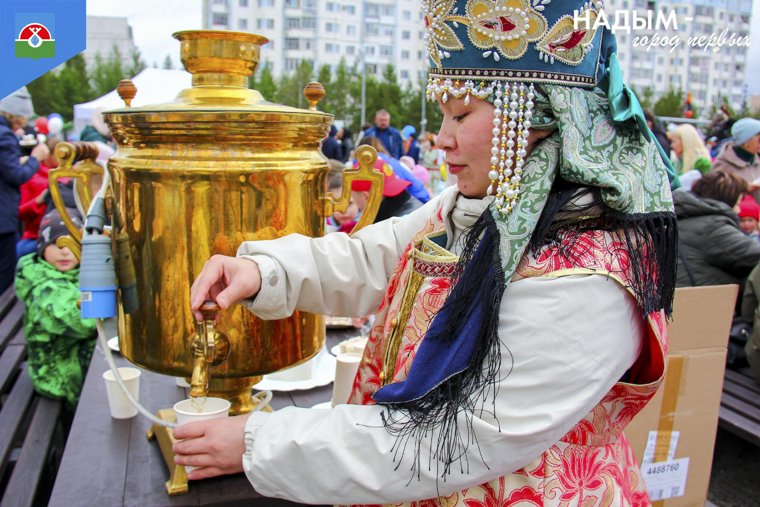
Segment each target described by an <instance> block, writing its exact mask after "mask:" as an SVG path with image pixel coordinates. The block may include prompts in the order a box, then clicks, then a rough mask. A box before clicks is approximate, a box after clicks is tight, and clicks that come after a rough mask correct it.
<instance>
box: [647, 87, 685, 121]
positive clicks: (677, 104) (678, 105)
mask: <svg viewBox="0 0 760 507" xmlns="http://www.w3.org/2000/svg"><path fill="white" fill-rule="evenodd" d="M683 99H684V94H683V91H682V90H681V89H680V88H679V89H677V90H676V89H675V88H673V87H670V88H669V89H668V91H667V92H666V93H665V94H664V95H663V96H662V97H660V98H659V99H657V102H655V103H654V114H655V115H656V116H669V117H679V116H681V113H682V112H683V104H684V101H683Z"/></svg>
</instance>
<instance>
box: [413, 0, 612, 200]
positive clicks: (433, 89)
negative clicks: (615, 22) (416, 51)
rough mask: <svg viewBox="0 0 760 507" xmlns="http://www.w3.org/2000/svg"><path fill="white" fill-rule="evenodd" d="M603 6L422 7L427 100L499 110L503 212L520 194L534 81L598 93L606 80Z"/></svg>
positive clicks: (496, 144) (447, 1)
mask: <svg viewBox="0 0 760 507" xmlns="http://www.w3.org/2000/svg"><path fill="white" fill-rule="evenodd" d="M601 8H602V5H601V2H598V1H595V0H591V1H588V0H587V1H582V0H580V1H579V0H574V1H565V0H563V1H559V0H424V1H423V2H422V12H423V16H424V21H425V36H424V38H425V47H426V49H427V52H428V56H429V57H430V67H431V68H430V75H429V79H428V84H427V97H428V99H431V100H441V101H443V102H446V101H447V100H448V99H449V97H454V98H457V99H459V98H463V99H464V103H465V104H469V102H470V98H471V97H476V98H478V99H483V100H489V101H491V102H492V103H493V104H494V106H495V109H494V120H493V139H492V147H491V170H490V172H489V177H490V179H491V186H490V187H489V189H488V193H489V194H495V196H496V207H497V209H498V210H499V211H500V212H502V213H509V212H511V211H512V207H513V205H514V203H515V201H516V200H517V198H518V196H519V194H520V181H521V179H522V174H523V165H524V163H525V151H526V150H525V147H526V146H527V140H528V129H529V128H530V127H531V125H532V116H533V107H534V102H533V99H534V98H535V90H534V86H533V83H553V84H560V85H570V86H580V87H587V88H591V87H594V86H595V85H596V84H597V83H598V81H599V80H600V79H601V78H602V77H603V76H604V70H605V66H604V61H602V60H603V56H602V55H604V54H605V53H604V52H603V51H602V42H603V37H604V34H603V31H604V30H603V28H599V29H597V28H596V26H595V25H596V20H597V15H598V13H599V10H600V9H601ZM602 26H603V25H602ZM463 41H465V42H464V43H463ZM600 63H601V65H600Z"/></svg>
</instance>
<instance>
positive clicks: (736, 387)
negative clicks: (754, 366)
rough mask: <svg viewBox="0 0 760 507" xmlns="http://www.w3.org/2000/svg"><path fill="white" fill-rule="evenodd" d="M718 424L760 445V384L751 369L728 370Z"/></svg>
mask: <svg viewBox="0 0 760 507" xmlns="http://www.w3.org/2000/svg"><path fill="white" fill-rule="evenodd" d="M718 425H719V426H720V427H721V428H723V429H724V430H726V431H730V432H731V433H734V434H735V435H737V436H739V437H741V438H743V439H744V440H746V441H747V442H750V443H752V444H754V445H757V446H760V384H758V383H757V382H756V381H755V379H754V377H753V376H752V374H751V373H750V370H749V368H741V369H739V370H729V369H727V370H726V374H725V377H724V379H723V394H722V396H721V399H720V415H719V418H718Z"/></svg>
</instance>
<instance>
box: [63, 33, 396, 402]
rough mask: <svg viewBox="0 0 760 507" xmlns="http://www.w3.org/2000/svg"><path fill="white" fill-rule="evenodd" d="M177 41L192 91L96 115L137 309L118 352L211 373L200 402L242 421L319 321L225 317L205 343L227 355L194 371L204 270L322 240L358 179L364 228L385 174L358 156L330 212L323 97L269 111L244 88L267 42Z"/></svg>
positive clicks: (243, 313) (167, 369) (225, 37)
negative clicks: (261, 250) (365, 202)
mask: <svg viewBox="0 0 760 507" xmlns="http://www.w3.org/2000/svg"><path fill="white" fill-rule="evenodd" d="M174 37H175V38H176V39H178V40H179V41H180V48H181V60H182V63H183V64H184V66H185V68H186V69H187V70H188V71H189V72H190V73H191V74H192V75H193V79H192V83H193V86H192V88H189V89H187V90H184V91H182V92H181V93H180V94H179V96H178V97H177V99H176V101H175V102H172V103H169V104H162V105H156V106H143V107H135V108H131V107H129V102H130V101H131V99H132V98H133V97H134V96H135V89H134V86H131V83H128V82H122V83H121V84H120V86H119V92H120V95H121V96H122V98H124V99H125V102H126V104H127V107H125V108H123V109H116V110H112V111H108V112H106V113H104V115H103V116H104V119H105V121H106V123H107V124H108V125H109V126H110V128H111V132H112V134H113V137H114V139H115V140H116V142H117V144H118V150H117V151H116V153H115V154H114V155H113V156H112V157H111V158H110V160H109V161H108V169H109V172H110V177H111V179H112V197H113V204H112V209H111V216H112V218H113V220H112V227H113V229H112V231H111V237H112V238H114V243H115V244H116V243H117V242H120V243H119V245H118V246H114V256H115V257H116V259H117V263H119V264H121V265H122V266H120V269H121V268H122V267H123V264H124V263H125V262H127V263H129V264H131V266H130V267H133V268H134V283H133V285H134V287H135V289H136V298H135V300H136V302H137V305H138V307H137V308H136V309H134V311H131V313H128V311H129V310H130V309H127V310H128V311H127V312H125V305H123V304H122V305H119V310H118V334H119V345H120V347H121V353H122V355H124V357H126V358H127V359H129V360H130V361H132V362H133V363H136V364H138V365H140V366H142V367H144V368H147V369H149V370H153V371H156V372H159V373H163V374H167V375H172V376H178V377H186V378H190V377H191V376H192V375H193V370H194V367H195V370H196V373H197V372H198V370H199V369H201V370H203V369H205V368H206V365H208V367H209V368H210V370H208V371H202V372H201V373H202V374H203V375H204V381H205V379H206V378H207V379H209V380H208V393H209V395H211V396H222V397H224V398H227V399H229V400H230V401H232V403H233V407H232V412H233V413H243V412H247V411H249V410H251V409H252V406H253V405H252V401H251V394H252V393H251V388H252V386H253V385H254V384H255V383H257V382H258V381H259V379H260V376H261V375H263V374H266V373H270V372H274V371H277V370H280V369H282V368H285V367H288V366H291V365H294V364H298V363H300V362H303V361H306V360H307V359H309V358H310V357H312V356H314V355H315V354H316V353H317V352H318V351H319V350H320V348H321V347H322V346H323V344H324V339H325V328H324V323H323V318H322V316H320V315H315V314H311V313H306V312H301V311H298V312H296V313H295V314H294V315H293V316H292V317H289V318H286V319H281V320H275V321H264V320H260V319H258V318H257V317H255V316H254V315H253V314H251V313H250V312H248V311H247V310H245V308H243V307H242V306H240V305H235V306H233V307H231V308H230V309H228V310H225V311H220V312H219V313H218V315H217V316H216V320H215V321H214V322H211V323H210V324H211V325H213V326H214V330H213V331H214V333H215V335H214V336H223V337H224V336H226V339H227V340H228V343H227V344H225V347H226V349H227V350H225V351H224V352H223V353H222V352H220V350H221V349H224V348H225V347H218V349H219V350H217V352H218V353H219V355H220V357H201V359H200V360H199V358H198V357H199V353H198V352H199V351H198V348H199V346H198V340H197V333H195V329H196V322H195V319H194V317H193V314H192V312H191V310H190V286H191V284H192V282H193V280H194V279H195V277H196V276H197V275H198V274H199V273H200V271H201V269H202V268H203V265H204V263H205V262H206V260H207V259H208V258H209V257H211V256H212V255H214V254H223V255H235V253H236V250H237V248H238V246H239V245H240V243H241V242H243V241H248V240H263V239H274V238H278V237H281V236H284V235H286V234H290V233H300V234H304V235H307V236H321V235H322V234H323V231H324V222H325V217H326V216H327V215H328V214H330V213H332V211H333V209H334V208H335V209H341V208H342V209H345V207H346V206H348V199H349V197H350V180H353V179H357V178H361V179H371V180H373V190H376V192H374V194H375V195H373V198H372V199H371V200H372V201H373V204H372V206H371V209H368V210H366V211H365V212H364V214H363V216H362V222H360V224H359V226H362V225H363V224H365V223H367V222H369V221H371V220H372V217H374V214H375V212H376V209H377V206H379V201H380V195H381V193H380V189H381V187H382V175H380V174H379V173H377V172H374V171H371V169H370V168H371V162H372V154H370V153H360V157H359V158H360V162H361V166H362V168H361V169H360V171H359V172H355V171H348V172H347V173H346V175H345V177H344V191H343V195H342V197H341V200H340V202H339V203H334V202H333V201H332V197H331V196H330V195H327V192H326V185H325V183H326V175H327V172H328V166H327V164H326V160H325V158H324V157H323V156H322V154H321V153H320V152H319V143H320V141H321V140H322V139H323V138H324V137H325V135H326V133H327V131H328V129H329V127H330V125H331V123H332V115H330V114H327V113H324V112H320V111H318V110H317V109H316V104H317V103H318V102H319V100H321V98H322V97H323V96H324V89H323V88H322V87H321V85H319V84H318V83H309V85H308V86H307V87H306V89H305V91H304V94H305V95H306V97H307V100H308V101H309V104H310V107H309V109H308V110H304V109H297V108H292V107H287V106H283V105H279V104H272V103H270V102H267V101H265V100H264V99H263V98H262V96H261V94H260V93H259V92H257V91H255V90H251V89H248V88H247V80H248V76H250V75H251V74H252V73H253V72H254V71H255V69H256V66H257V64H258V60H259V50H260V45H261V44H263V43H266V42H267V40H266V39H265V38H263V37H261V36H258V35H254V34H249V33H241V32H224V31H205V30H198V31H185V32H178V33H176V34H174ZM339 92H340V93H343V92H344V91H342V90H341V91H339ZM137 93H139V91H137ZM64 149H66V150H68V151H67V152H66V153H74V152H77V153H78V152H81V151H86V150H83V149H81V147H77V148H76V149H74V150H71V149H70V148H67V147H65V146H64ZM365 159H366V160H365ZM76 161H77V159H76V158H75V157H74V156H73V155H72V156H71V157H69V159H67V160H65V161H64V164H62V166H63V167H62V169H61V171H60V172H59V176H68V175H75V173H76V171H75V170H74V168H72V167H71V166H72V164H73V163H75V162H76ZM360 173H361V176H359V174H360ZM374 183H379V184H374ZM54 197H55V196H54ZM372 208H374V209H372ZM130 276H131V275H130ZM203 345H204V348H203V354H206V353H208V350H209V348H208V347H205V345H207V344H203ZM211 349H214V347H211ZM221 356H224V357H221ZM196 377H197V378H201V375H200V374H197V375H196ZM194 387H197V386H194Z"/></svg>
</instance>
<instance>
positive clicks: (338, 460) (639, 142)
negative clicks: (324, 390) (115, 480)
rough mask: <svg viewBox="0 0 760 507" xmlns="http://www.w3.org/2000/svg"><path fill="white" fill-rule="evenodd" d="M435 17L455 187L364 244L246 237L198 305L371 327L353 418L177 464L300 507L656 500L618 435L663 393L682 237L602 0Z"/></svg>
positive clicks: (335, 415)
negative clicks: (357, 319)
mask: <svg viewBox="0 0 760 507" xmlns="http://www.w3.org/2000/svg"><path fill="white" fill-rule="evenodd" d="M422 8H423V11H424V12H423V13H424V18H425V30H426V35H425V40H426V44H427V49H428V52H429V55H430V59H431V61H432V64H431V66H432V70H431V72H430V80H429V83H428V88H427V94H428V97H429V98H430V99H432V100H435V101H437V102H438V104H439V106H440V108H441V110H442V112H443V123H442V126H441V130H440V133H439V134H438V137H437V145H438V147H439V148H441V149H443V150H444V151H445V152H446V161H447V163H448V164H449V167H450V170H451V172H452V173H454V174H456V176H457V186H456V187H449V188H447V189H446V190H445V191H444V192H443V193H442V194H441V195H439V196H437V197H436V198H434V199H433V200H431V201H430V202H428V203H427V204H426V205H425V206H423V207H422V208H420V209H418V210H416V211H415V212H413V213H411V214H410V215H407V216H405V217H402V218H392V219H389V220H386V221H383V222H380V223H377V224H374V225H371V226H369V227H366V228H365V229H363V230H361V231H359V232H357V233H356V234H353V235H352V236H348V235H334V234H331V235H327V236H325V237H322V238H309V237H305V236H299V235H291V236H287V237H284V238H281V239H277V240H273V241H260V242H246V243H243V244H242V245H241V246H240V249H239V250H238V254H237V257H236V258H233V257H222V256H214V257H212V258H211V259H210V260H209V261H208V262H207V264H206V265H205V267H204V269H203V271H202V273H201V274H200V276H199V277H198V279H197V280H196V281H195V283H194V284H193V288H192V291H191V292H192V294H191V298H192V305H193V308H195V309H197V308H198V307H199V306H200V305H201V303H202V302H203V300H205V299H209V298H210V299H214V300H215V301H216V302H217V303H218V304H219V305H220V306H221V307H222V308H228V307H229V306H230V305H232V304H234V303H236V302H243V303H244V304H246V305H247V306H248V308H249V309H250V310H251V311H253V312H254V313H255V314H256V315H258V316H259V317H261V318H264V319H278V318H283V317H285V316H287V315H290V314H292V312H293V311H295V310H296V309H299V310H303V311H309V312H315V313H324V314H328V315H355V316H361V315H366V314H369V313H372V312H377V316H376V319H375V325H374V327H373V329H372V331H371V333H370V336H369V341H368V344H367V347H366V349H365V352H364V356H363V358H362V361H361V363H360V366H359V371H358V373H357V375H356V378H355V381H354V385H353V390H352V393H351V395H350V399H349V400H347V401H348V404H342V405H338V406H336V407H334V408H333V409H332V410H326V411H325V410H309V409H302V408H296V407H288V408H284V409H281V410H278V411H275V412H273V413H261V412H257V413H254V414H252V415H250V416H248V415H244V416H238V417H233V418H229V419H224V420H215V421H207V422H199V423H194V424H188V425H185V426H183V427H180V428H177V429H176V430H175V436H176V437H177V438H179V439H183V440H182V441H181V442H179V443H177V444H176V445H175V447H174V450H175V453H176V456H177V457H176V462H177V463H180V464H186V465H193V466H199V467H201V468H199V469H197V470H194V471H193V472H191V473H190V474H189V477H190V478H191V479H200V478H205V477H211V476H215V475H220V474H224V473H236V472H241V471H245V473H246V474H247V476H248V478H249V479H250V481H251V483H252V484H253V486H254V488H255V489H256V490H257V491H258V492H259V493H261V494H263V495H268V496H273V497H279V498H286V499H290V500H295V501H299V502H305V503H338V504H390V505H414V506H423V505H446V506H455V505H456V506H464V505H468V506H471V505H499V506H503V505H518V504H520V505H523V504H535V505H584V506H589V505H644V504H648V503H649V499H648V496H647V493H646V488H645V484H644V482H643V480H642V477H641V474H640V471H639V466H638V464H637V462H636V458H635V456H634V453H633V451H632V450H631V447H630V446H629V444H628V441H627V440H626V438H625V436H624V435H623V432H622V431H623V428H624V427H625V426H626V424H627V423H628V422H629V421H630V420H631V418H632V417H633V416H634V415H635V414H636V413H637V412H638V411H639V410H640V409H641V408H642V407H643V406H644V405H645V404H646V402H647V401H648V400H649V399H650V398H651V397H652V396H653V395H654V393H655V391H656V390H657V388H658V386H659V385H660V383H661V382H662V378H663V371H664V365H665V349H666V346H667V339H666V335H665V319H666V316H667V315H668V314H669V313H670V311H671V306H672V297H673V287H674V281H675V259H676V243H677V241H676V225H675V215H674V213H673V205H672V200H671V191H670V185H669V181H668V176H669V172H668V168H667V167H666V162H664V160H663V158H662V156H661V154H660V152H659V150H658V145H657V144H656V143H655V142H653V140H652V139H653V138H652V135H651V132H650V131H649V130H648V128H647V127H646V123H645V119H644V115H643V111H642V110H641V107H640V106H639V104H638V102H637V101H636V99H635V97H634V95H633V94H632V93H631V91H630V90H629V89H628V88H627V87H626V86H625V85H624V84H623V82H622V79H621V75H620V67H619V64H618V61H617V57H616V56H615V42H614V37H613V36H612V34H611V33H609V31H608V30H606V29H604V27H603V25H602V26H600V27H598V28H595V27H594V26H593V25H594V21H595V20H596V19H597V13H598V12H599V10H598V9H600V7H599V6H597V4H596V3H595V2H584V1H580V0H574V1H562V2H559V1H549V0H439V1H434V0H430V1H423V2H422ZM573 11H579V12H578V14H579V17H580V18H581V19H584V18H585V19H587V20H589V24H588V26H585V28H576V27H575V26H574V24H573ZM674 178H675V177H674ZM676 181H677V180H676Z"/></svg>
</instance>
